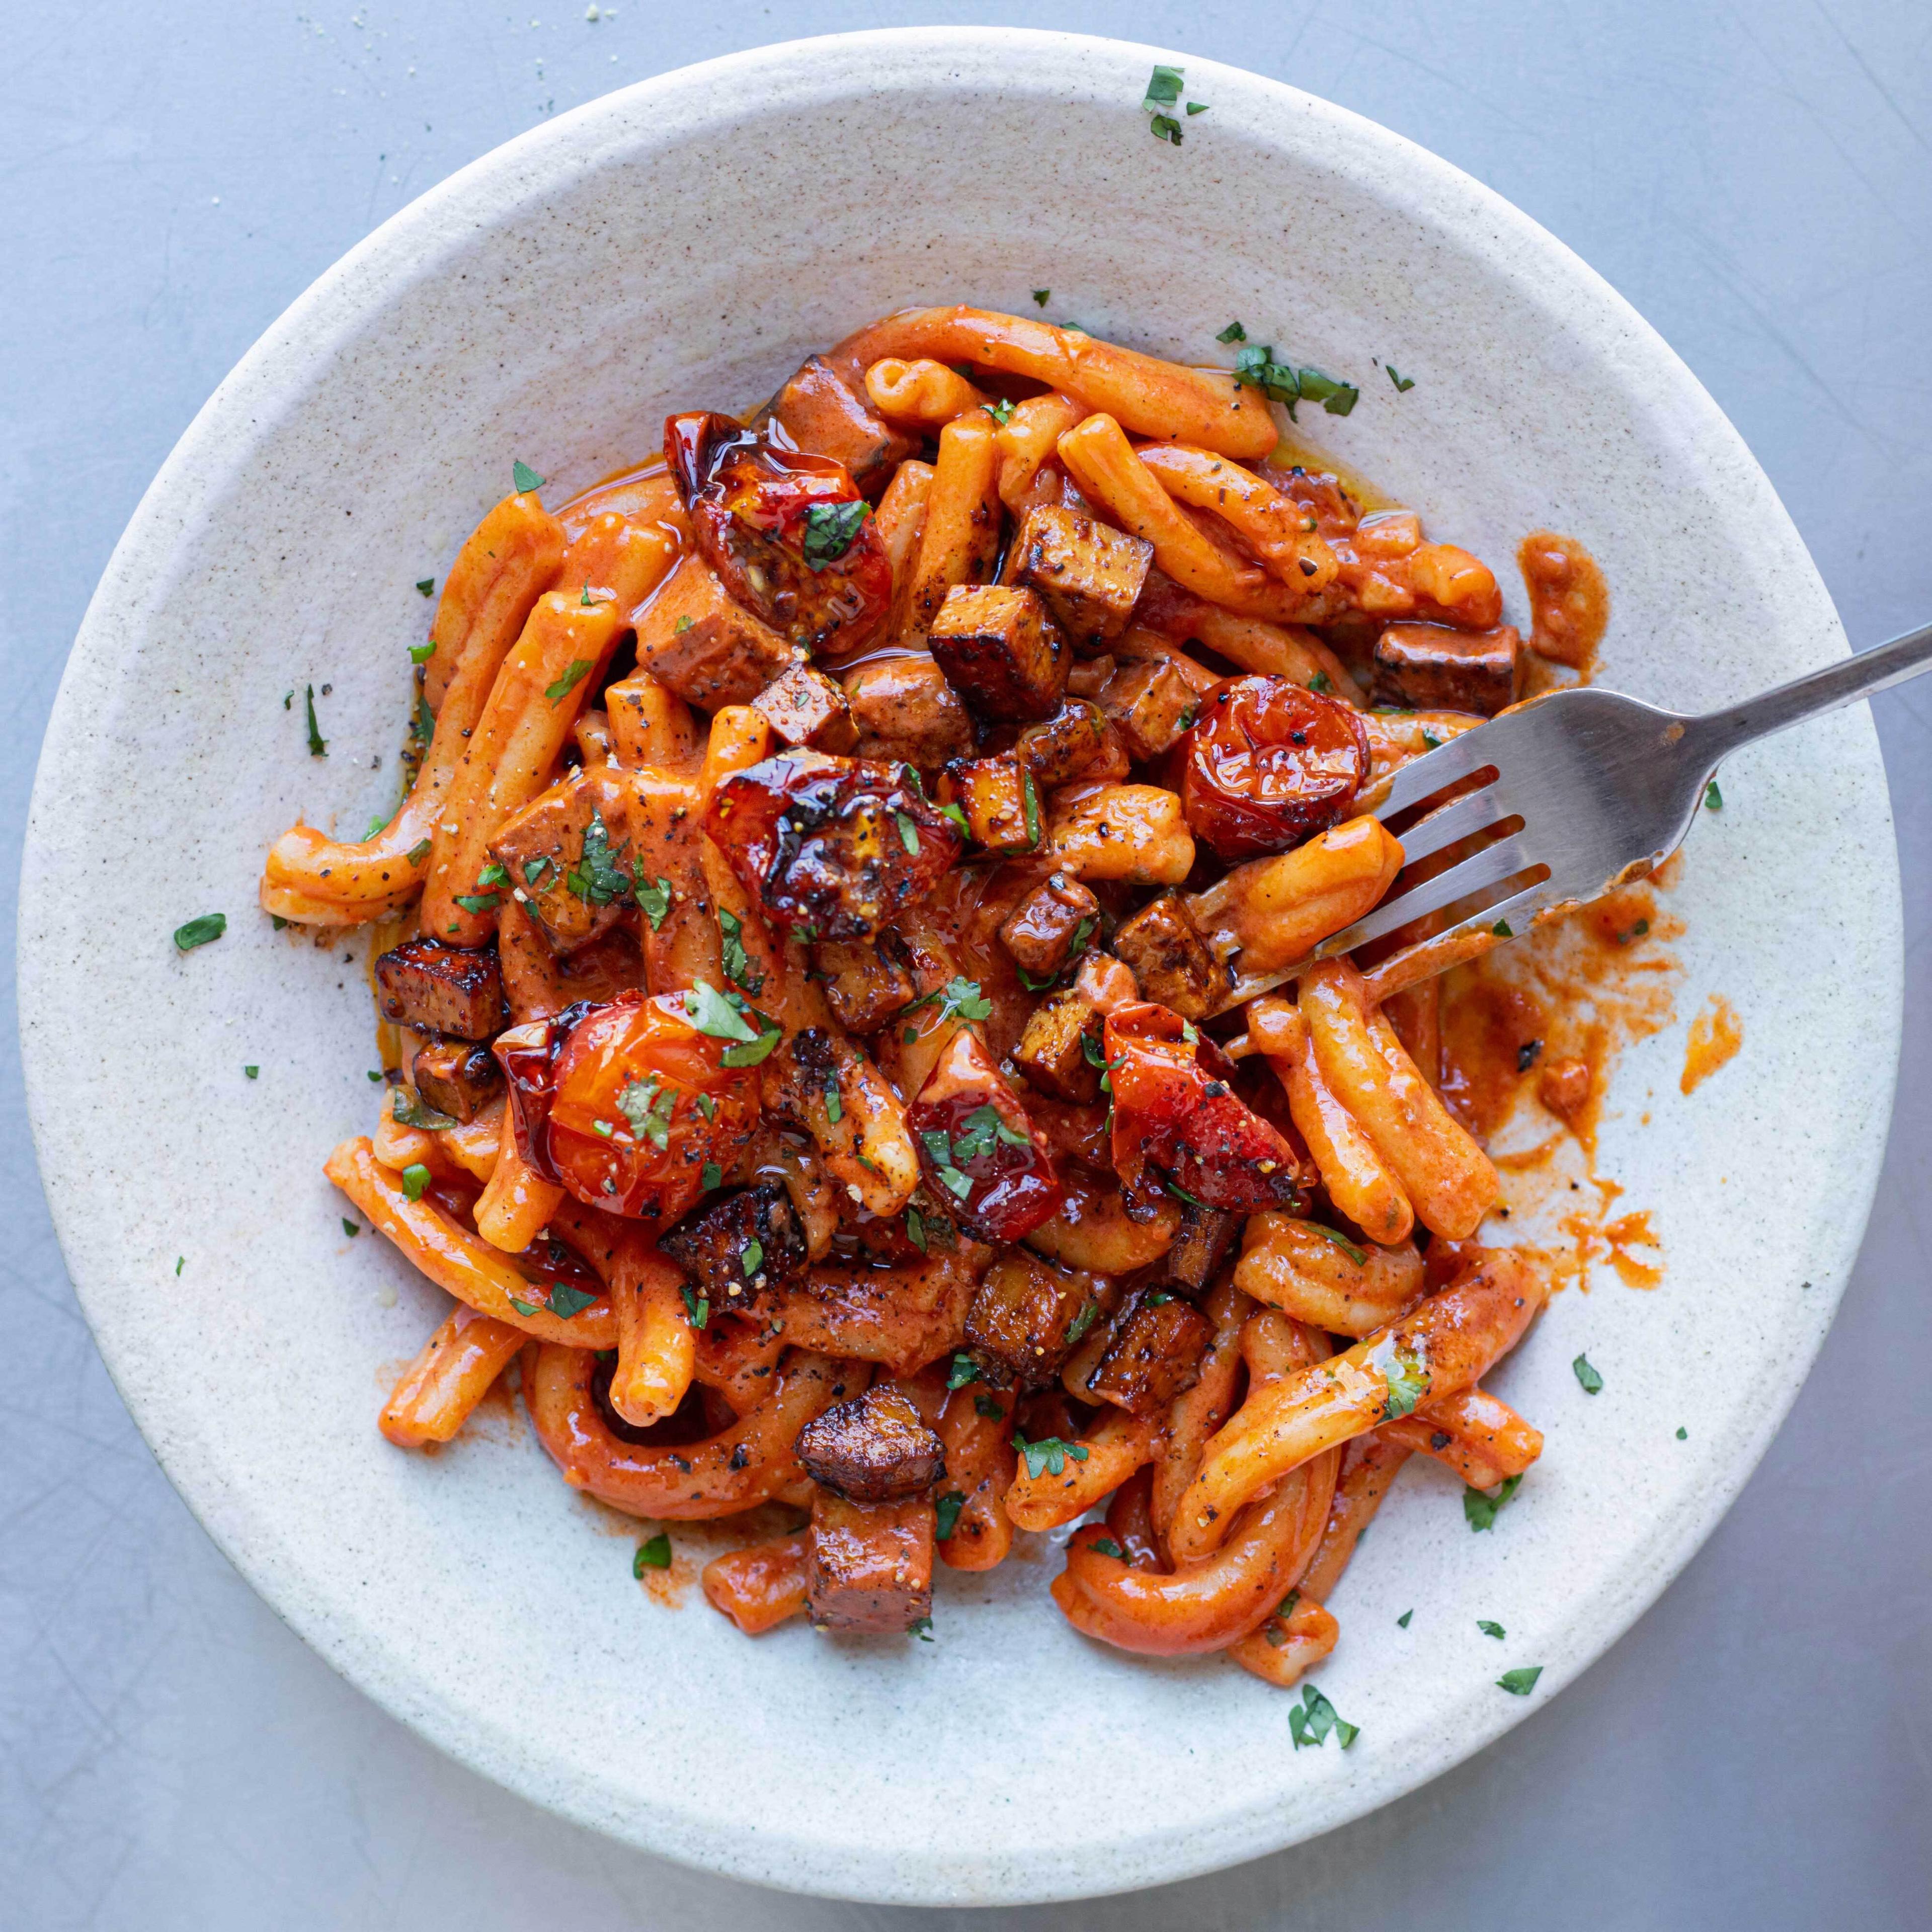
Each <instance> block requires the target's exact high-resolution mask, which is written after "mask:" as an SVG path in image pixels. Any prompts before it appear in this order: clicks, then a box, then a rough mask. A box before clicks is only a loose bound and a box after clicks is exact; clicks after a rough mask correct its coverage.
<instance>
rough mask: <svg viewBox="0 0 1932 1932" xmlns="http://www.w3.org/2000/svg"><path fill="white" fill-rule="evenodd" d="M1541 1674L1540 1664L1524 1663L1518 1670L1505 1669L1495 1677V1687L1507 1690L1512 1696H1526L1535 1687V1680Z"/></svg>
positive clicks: (1541, 1667)
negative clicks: (1500, 1674)
mask: <svg viewBox="0 0 1932 1932" xmlns="http://www.w3.org/2000/svg"><path fill="white" fill-rule="evenodd" d="M1542 1675H1543V1666H1542V1665H1541V1664H1526V1665H1524V1666H1523V1668H1522V1669H1521V1670H1505V1672H1504V1673H1503V1674H1502V1676H1500V1677H1499V1678H1498V1679H1496V1688H1497V1689H1498V1690H1499V1691H1508V1693H1509V1694H1510V1695H1511V1697H1528V1696H1529V1694H1530V1693H1531V1692H1532V1691H1534V1690H1535V1688H1536V1680H1537V1679H1538V1678H1539V1677H1541V1676H1542Z"/></svg>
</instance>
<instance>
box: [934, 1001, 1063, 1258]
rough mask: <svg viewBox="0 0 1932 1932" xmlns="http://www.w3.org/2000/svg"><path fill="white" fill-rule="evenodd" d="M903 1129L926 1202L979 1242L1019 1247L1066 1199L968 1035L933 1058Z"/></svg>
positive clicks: (1035, 1138)
mask: <svg viewBox="0 0 1932 1932" xmlns="http://www.w3.org/2000/svg"><path fill="white" fill-rule="evenodd" d="M906 1125H907V1127H910V1129H911V1130H912V1137H913V1142H914V1143H915V1144H916V1145H917V1147H918V1148H919V1161H920V1164H921V1165H922V1166H923V1167H924V1168H925V1169H926V1174H927V1176H928V1180H929V1186H930V1187H932V1191H933V1193H934V1194H935V1196H937V1197H938V1199H940V1200H941V1201H943V1202H945V1203H946V1204H947V1206H948V1207H950V1208H951V1209H952V1211H953V1213H954V1214H956V1215H957V1216H958V1217H959V1221H960V1223H961V1225H962V1226H963V1227H964V1228H965V1229H966V1231H967V1232H968V1234H972V1235H978V1236H979V1237H980V1239H981V1240H982V1241H1019V1240H1020V1239H1022V1238H1023V1237H1024V1236H1025V1235H1030V1234H1031V1233H1032V1232H1033V1231H1034V1229H1036V1228H1037V1227H1038V1226H1040V1223H1042V1222H1043V1221H1046V1220H1052V1217H1053V1216H1054V1215H1055V1214H1057V1213H1058V1211H1059V1208H1060V1205H1061V1202H1063V1201H1064V1200H1065V1199H1066V1198H1067V1190H1066V1188H1065V1187H1064V1186H1063V1185H1062V1184H1061V1179H1060V1176H1059V1174H1058V1172H1056V1170H1055V1167H1054V1165H1053V1154H1052V1150H1051V1149H1050V1148H1049V1147H1048V1145H1047V1144H1046V1136H1044V1135H1043V1134H1042V1133H1040V1131H1039V1130H1038V1129H1037V1128H1036V1127H1034V1124H1033V1123H1032V1122H1031V1121H1029V1120H1028V1118H1027V1113H1026V1109H1025V1107H1023V1106H1022V1105H1021V1104H1020V1097H1019V1095H1018V1094H1016V1093H1015V1092H1014V1091H1013V1088H1012V1087H1011V1086H1010V1085H1008V1083H1007V1080H1006V1078H1005V1076H1004V1075H1003V1074H1002V1073H1001V1072H1000V1070H999V1069H998V1067H995V1065H994V1064H993V1060H992V1055H990V1054H989V1053H988V1052H987V1051H986V1048H985V1047H984V1046H982V1045H981V1044H980V1041H979V1040H978V1038H977V1036H975V1035H974V1034H973V1033H972V1032H971V1031H969V1030H968V1029H965V1028H962V1029H961V1030H960V1031H959V1032H958V1033H956V1034H954V1035H953V1039H952V1041H951V1043H950V1045H948V1046H947V1049H946V1051H945V1052H944V1053H943V1054H941V1055H940V1057H939V1064H938V1066H936V1067H934V1069H933V1070H932V1073H930V1074H929V1075H928V1076H927V1077H926V1085H924V1086H923V1087H922V1088H920V1089H919V1098H918V1099H917V1100H915V1101H914V1102H913V1103H912V1105H911V1106H910V1107H908V1108H907V1109H906Z"/></svg>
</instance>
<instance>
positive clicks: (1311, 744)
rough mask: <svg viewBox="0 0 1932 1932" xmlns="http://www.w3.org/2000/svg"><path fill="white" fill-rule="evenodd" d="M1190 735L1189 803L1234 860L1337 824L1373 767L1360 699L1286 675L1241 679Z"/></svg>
mask: <svg viewBox="0 0 1932 1932" xmlns="http://www.w3.org/2000/svg"><path fill="white" fill-rule="evenodd" d="M1181 742H1182V745H1183V747H1184V760H1185V761H1184V765H1183V767H1182V776H1181V808H1182V810H1183V811H1184V812H1185V813H1186V814H1187V823H1188V825H1189V826H1190V829H1192V830H1193V832H1194V835H1195V836H1196V838H1200V839H1202V840H1204V841H1205V842H1206V843H1207V844H1208V845H1209V846H1210V847H1212V848H1213V850H1214V853H1215V856H1217V858H1220V859H1225V860H1226V861H1227V862H1228V863H1229V864H1230V865H1232V864H1233V863H1234V862H1235V861H1236V860H1237V859H1256V858H1259V857H1261V856H1262V855H1263V854H1264V853H1269V852H1286V851H1289V850H1292V848H1293V847H1295V846H1297V845H1299V844H1301V842H1302V841H1303V840H1304V839H1306V838H1313V837H1314V835H1316V833H1317V832H1325V831H1327V830H1328V828H1329V826H1331V825H1335V824H1338V823H1340V821H1341V820H1343V818H1345V817H1347V816H1348V812H1349V806H1350V805H1352V804H1354V802H1355V793H1356V792H1357V791H1358V790H1359V789H1360V787H1361V784H1362V783H1363V781H1364V780H1365V779H1366V778H1367V776H1368V775H1369V734H1368V733H1367V731H1366V730H1364V728H1363V726H1362V721H1361V718H1359V717H1358V715H1356V712H1355V709H1354V708H1353V707H1352V706H1349V705H1346V704H1344V703H1342V702H1341V701H1340V700H1339V699H1337V698H1333V697H1323V696H1322V694H1321V693H1320V692H1319V691H1304V689H1303V688H1301V685H1298V684H1293V683H1291V682H1289V680H1288V679H1286V678H1285V677H1262V676H1254V677H1238V678H1234V679H1231V680H1230V681H1229V682H1227V683H1226V684H1224V685H1222V686H1221V688H1220V689H1219V690H1218V691H1215V692H1214V694H1213V695H1212V696H1211V697H1209V699H1208V701H1207V703H1206V704H1205V706H1203V708H1202V713H1201V716H1200V718H1199V721H1197V722H1196V724H1195V725H1194V727H1193V729H1192V730H1190V731H1189V733H1187V736H1186V738H1184V739H1183V740H1182V741H1181Z"/></svg>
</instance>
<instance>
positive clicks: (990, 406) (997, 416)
mask: <svg viewBox="0 0 1932 1932" xmlns="http://www.w3.org/2000/svg"><path fill="white" fill-rule="evenodd" d="M980 408H982V409H983V410H985V411H986V413H987V415H989V416H991V417H992V419H993V420H994V422H996V423H998V425H999V426H1000V427H1001V428H1002V429H1004V428H1006V426H1007V424H1008V423H1009V422H1011V421H1012V419H1013V404H1011V403H1010V402H1009V401H1007V398H1005V397H1004V396H1002V397H1001V398H999V399H998V401H995V402H991V403H982V404H980Z"/></svg>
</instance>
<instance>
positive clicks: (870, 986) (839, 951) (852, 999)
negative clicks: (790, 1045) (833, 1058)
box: [813, 933, 918, 1034]
mask: <svg viewBox="0 0 1932 1932" xmlns="http://www.w3.org/2000/svg"><path fill="white" fill-rule="evenodd" d="M892 944H893V942H892V935H890V934H889V933H888V934H882V935H880V938H879V939H878V940H877V941H874V942H868V943H866V944H855V943H853V941H848V940H827V941H824V942H823V943H822V944H820V945H819V946H818V947H817V948H816V949H815V950H814V955H813V963H814V965H815V966H816V967H817V970H818V972H819V973H820V975H821V976H822V977H823V980H824V983H825V999H826V1004H827V1005H828V1006H829V1007H831V1009H832V1018H833V1019H835V1020H836V1021H837V1022H838V1024H839V1025H841V1026H842V1027H843V1028H844V1029H845V1031H847V1033H856V1034H873V1033H877V1031H878V1030H879V1029H880V1028H881V1027H882V1026H883V1025H885V1023H886V1021H888V1020H889V1019H891V1018H892V1016H893V1015H894V1014H895V1013H899V1012H901V1011H903V1010H904V1008H906V1007H909V1006H910V1005H911V1004H912V1001H913V995H914V993H915V992H916V991H917V990H918V989H916V987H915V986H913V978H912V975H911V974H910V973H909V972H908V971H907V970H906V968H905V967H904V965H902V964H901V962H900V961H899V960H898V959H897V958H896V957H895V956H894V953H893V952H892V950H889V948H890V947H892Z"/></svg>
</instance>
